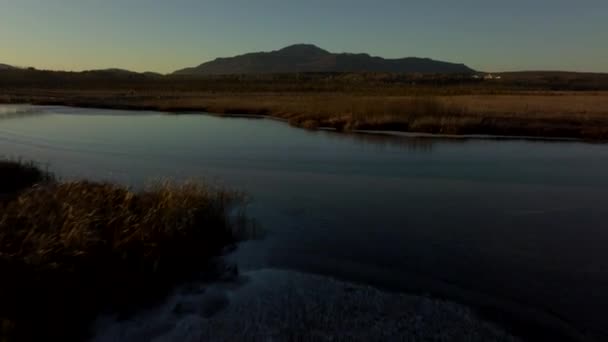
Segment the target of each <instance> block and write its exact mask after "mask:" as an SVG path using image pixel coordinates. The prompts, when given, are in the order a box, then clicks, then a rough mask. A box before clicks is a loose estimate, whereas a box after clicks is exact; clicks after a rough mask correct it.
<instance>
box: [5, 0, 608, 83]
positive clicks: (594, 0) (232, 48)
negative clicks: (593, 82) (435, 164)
mask: <svg viewBox="0 0 608 342" xmlns="http://www.w3.org/2000/svg"><path fill="white" fill-rule="evenodd" d="M295 43H312V44H316V45H318V46H319V47H322V48H324V49H326V50H329V51H332V52H366V53H370V54H372V55H376V56H382V57H386V58H398V57H408V56H416V57H429V58H433V59H438V60H445V61H450V62H457V63H465V64H467V65H468V66H470V67H472V68H474V69H476V70H482V71H507V70H570V71H595V72H608V0H459V1H456V0H443V1H439V0H412V1H408V0H365V1H364V0H306V1H302V0H207V1H205V0H199V1H195V0H0V63H5V64H10V65H15V66H33V67H36V68H39V69H53V70H89V69H102V68H123V69H129V70H134V71H156V72H162V73H167V72H172V71H174V70H176V69H181V68H184V67H190V66H196V65H199V64H201V63H203V62H206V61H209V60H212V59H214V58H216V57H226V56H233V55H237V54H241V53H246V52H255V51H271V50H277V49H280V48H282V47H285V46H287V45H291V44H295Z"/></svg>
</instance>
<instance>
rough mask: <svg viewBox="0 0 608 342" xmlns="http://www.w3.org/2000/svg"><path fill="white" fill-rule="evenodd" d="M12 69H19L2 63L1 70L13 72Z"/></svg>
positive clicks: (0, 64)
mask: <svg viewBox="0 0 608 342" xmlns="http://www.w3.org/2000/svg"><path fill="white" fill-rule="evenodd" d="M12 69H17V68H15V67H14V66H11V65H8V64H2V63H0V70H12Z"/></svg>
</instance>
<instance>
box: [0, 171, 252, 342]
mask: <svg viewBox="0 0 608 342" xmlns="http://www.w3.org/2000/svg"><path fill="white" fill-rule="evenodd" d="M2 165H4V166H3V167H2V169H0V178H3V176H4V170H13V169H14V168H17V169H20V170H23V171H24V173H23V175H29V174H30V173H31V172H33V171H32V170H35V168H33V167H32V165H31V164H23V163H16V162H3V163H2ZM9 165H12V167H11V166H9ZM11 172H12V171H11ZM40 172H41V171H40ZM40 180H42V181H44V183H40V184H37V185H33V186H32V187H30V188H27V189H21V192H20V193H19V194H18V195H17V197H16V198H13V199H12V200H9V201H5V202H4V203H2V204H0V274H2V282H1V283H0V303H2V305H1V306H0V321H2V335H0V336H4V337H5V339H8V340H11V339H32V340H38V339H41V338H44V339H62V340H74V339H81V338H84V337H85V336H86V333H87V331H86V327H87V323H88V322H89V321H90V320H91V319H93V318H94V317H95V316H96V315H97V314H99V313H100V312H102V311H104V310H116V311H119V312H124V313H128V312H131V311H133V310H136V309H138V308H141V306H142V305H144V304H147V303H151V302H153V301H154V300H155V299H159V298H162V296H163V295H165V294H166V293H167V292H168V291H169V290H170V289H171V288H172V286H174V285H175V284H176V283H178V282H180V281H185V280H188V279H192V277H196V276H199V274H197V273H198V272H202V270H204V269H205V265H211V264H210V261H211V260H212V259H213V258H214V257H215V256H218V255H221V254H222V251H223V250H224V249H225V248H226V247H227V246H230V245H232V244H233V243H234V242H235V241H236V240H237V232H238V228H239V227H236V225H237V223H241V224H244V222H246V219H245V218H243V217H240V219H239V220H234V219H231V213H232V212H233V210H234V209H235V208H241V209H242V207H243V205H244V202H243V201H244V198H243V196H242V194H239V193H237V192H232V191H226V190H222V189H216V188H212V187H209V186H205V185H200V184H196V183H185V184H181V185H180V184H172V183H157V184H155V185H151V186H149V187H148V188H146V189H144V190H142V191H139V192H135V191H133V190H131V189H128V188H125V187H123V186H119V185H114V184H110V183H94V182H87V181H78V182H63V183H59V182H55V181H52V180H50V178H44V177H43V178H40ZM11 190H12V188H11ZM239 213H241V216H242V213H243V211H242V210H241V211H239Z"/></svg>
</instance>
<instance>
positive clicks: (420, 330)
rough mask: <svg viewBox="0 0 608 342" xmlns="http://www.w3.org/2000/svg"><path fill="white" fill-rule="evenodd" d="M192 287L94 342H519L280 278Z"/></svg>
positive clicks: (381, 300) (454, 313) (101, 329)
mask: <svg viewBox="0 0 608 342" xmlns="http://www.w3.org/2000/svg"><path fill="white" fill-rule="evenodd" d="M243 278H244V280H243V281H241V282H240V283H238V282H236V283H224V284H215V285H209V286H205V285H189V286H186V287H183V288H181V289H180V290H179V291H177V292H176V294H175V295H173V296H172V297H171V298H170V299H169V300H167V302H166V303H165V304H164V305H162V306H161V307H159V308H157V309H155V310H151V311H148V312H144V313H142V314H140V315H138V316H136V317H132V318H130V319H128V320H124V321H118V320H116V319H115V318H113V317H101V318H99V319H98V320H97V322H96V323H95V326H94V328H95V333H96V335H95V338H94V341H99V342H102V341H103V342H105V341H158V342H160V341H242V340H247V341H286V340H288V341H291V340H297V341H300V340H302V341H312V340H314V341H317V340H335V339H336V338H337V339H339V340H348V341H353V340H354V341H394V340H398V341H403V340H407V341H517V339H516V338H514V337H512V336H510V335H508V334H507V333H505V332H504V331H502V330H501V329H499V328H498V327H496V326H495V325H493V324H491V323H488V322H484V321H482V320H480V319H478V318H477V317H475V315H474V314H473V313H472V312H471V311H470V310H469V309H468V308H466V307H463V306H461V305H458V304H454V303H451V302H446V301H440V300H435V299H430V298H427V297H421V296H412V295H406V294H394V293H387V292H382V291H379V290H377V289H375V288H372V287H368V286H362V285H356V284H350V283H345V282H341V281H336V280H333V279H330V278H326V277H321V276H315V275H308V274H302V273H296V272H291V271H281V270H273V269H267V270H259V271H252V272H248V273H245V274H244V276H243Z"/></svg>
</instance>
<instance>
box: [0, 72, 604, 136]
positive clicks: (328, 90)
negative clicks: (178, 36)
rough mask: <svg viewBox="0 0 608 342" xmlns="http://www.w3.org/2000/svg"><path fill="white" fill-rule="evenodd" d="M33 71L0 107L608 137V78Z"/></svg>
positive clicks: (4, 90) (10, 83) (6, 84)
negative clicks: (64, 107) (20, 105)
mask: <svg viewBox="0 0 608 342" xmlns="http://www.w3.org/2000/svg"><path fill="white" fill-rule="evenodd" d="M23 72H26V71H21V73H23ZM28 72H30V73H32V74H19V73H17V74H10V73H9V74H8V75H5V76H6V77H4V79H1V80H0V103H29V104H40V105H67V106H77V107H97V108H114V109H130V110H158V111H165V112H172V113H187V112H208V113H213V114H254V115H263V116H269V117H274V118H279V119H283V120H286V121H288V122H289V123H290V124H292V125H294V126H298V127H303V128H308V129H315V128H321V127H323V128H332V129H336V130H340V131H353V130H383V131H401V132H414V133H434V134H456V135H505V136H529V137H558V138H577V139H586V140H606V139H608V77H607V76H606V75H604V74H576V73H509V74H504V75H503V76H502V79H501V80H495V81H474V80H471V79H470V76H462V75H461V76H447V75H431V76H429V75H427V76H422V75H418V76H416V75H391V74H363V75H360V74H336V75H333V74H330V75H323V74H321V75H307V74H303V75H274V76H225V77H220V76H217V77H207V78H200V77H199V78H192V77H177V76H145V75H142V74H133V75H130V76H125V75H115V74H112V73H110V72H106V73H104V72H97V73H95V72H89V73H58V72H43V71H28ZM11 75H12V76H11ZM19 75H21V76H19ZM28 75H29V76H28Z"/></svg>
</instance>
